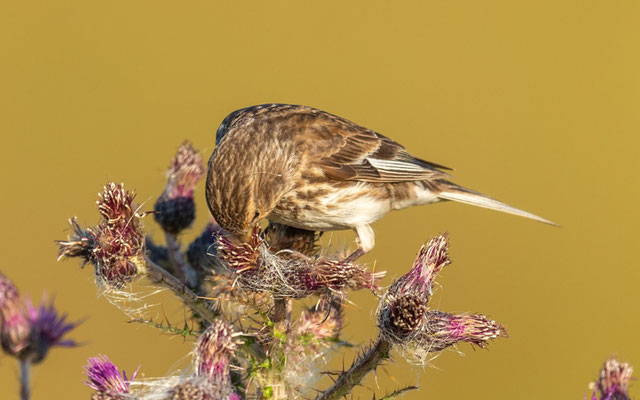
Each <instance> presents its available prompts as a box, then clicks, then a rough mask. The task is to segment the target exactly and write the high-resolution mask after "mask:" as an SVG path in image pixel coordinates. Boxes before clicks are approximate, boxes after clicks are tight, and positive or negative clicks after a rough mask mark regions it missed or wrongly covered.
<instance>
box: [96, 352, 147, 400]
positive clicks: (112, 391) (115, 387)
mask: <svg viewBox="0 0 640 400" xmlns="http://www.w3.org/2000/svg"><path fill="white" fill-rule="evenodd" d="M138 369H139V367H138ZM84 370H85V374H86V375H87V381H86V382H85V383H86V384H87V386H89V387H90V388H91V389H93V390H95V391H96V394H97V395H94V397H93V398H92V399H94V398H95V399H94V400H97V399H101V400H102V399H105V400H107V399H109V400H117V399H124V398H125V396H123V395H125V394H128V393H129V387H130V385H131V381H133V380H134V379H135V377H136V375H137V374H138V370H136V371H135V372H134V373H133V374H132V375H131V378H130V379H129V378H127V373H126V372H125V371H124V370H123V371H122V375H120V371H119V370H118V367H116V366H115V365H114V364H113V363H112V362H111V360H109V358H108V357H107V356H104V355H100V356H98V357H91V358H89V360H88V363H87V365H86V366H85V367H84Z"/></svg>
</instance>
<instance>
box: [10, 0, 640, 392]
mask: <svg viewBox="0 0 640 400" xmlns="http://www.w3.org/2000/svg"><path fill="white" fill-rule="evenodd" d="M250 3H251V4H250ZM639 18H640V2H637V1H615V2H603V1H560V2H559V1H520V2H513V1H489V0H488V1H483V2H478V1H455V2H440V1H407V2H401V3H399V2H394V3H392V2H384V1H352V2H342V1H323V2H320V3H311V2H297V1H286V2H285V1H270V2H232V1H227V2H221V1H211V0H210V1H191V2H173V1H158V0H155V1H147V0H139V1H134V2H131V1H121V0H112V1H108V2H104V1H103V2H96V1H86V0H83V1H69V0H57V1H16V2H9V1H5V2H4V4H3V6H2V13H1V14H0V43H1V50H0V72H1V73H0V88H1V89H0V90H1V91H0V135H1V136H0V137H1V139H0V140H1V147H2V157H1V158H0V174H1V175H2V176H1V179H2V185H3V189H2V190H0V209H1V210H2V227H3V229H2V233H1V234H0V235H1V238H0V254H2V257H1V258H0V270H2V271H3V272H4V273H5V274H7V275H8V276H9V277H10V278H11V279H12V280H13V281H14V282H15V283H16V284H17V285H18V286H19V288H20V290H21V291H22V293H23V294H26V295H30V296H31V297H33V298H35V299H36V300H39V298H40V296H41V293H42V292H43V291H46V292H47V293H50V294H55V295H56V304H57V305H58V307H59V308H60V309H62V310H64V311H66V312H68V313H69V315H70V317H71V319H81V318H84V317H86V318H87V320H86V321H85V322H84V323H83V324H82V325H81V326H80V327H79V328H77V329H76V330H75V331H74V332H72V334H71V335H70V336H71V337H73V338H75V339H77V340H78V341H80V342H83V343H84V345H83V346H81V347H78V348H74V349H70V350H67V349H54V350H53V351H52V352H51V354H50V355H49V357H48V359H47V360H46V361H45V363H44V364H42V365H40V366H37V367H35V368H34V371H33V378H32V379H33V387H32V391H33V399H35V400H38V399H58V398H60V399H61V398H64V399H83V398H88V396H89V394H90V390H89V389H88V388H86V387H85V386H84V385H83V384H82V381H83V375H82V366H83V365H85V363H86V359H87V358H88V357H90V356H94V355H96V354H107V355H108V356H109V357H110V358H111V359H112V360H113V361H114V362H115V363H116V364H117V365H118V366H120V367H121V368H125V369H127V370H133V369H135V368H136V367H137V366H138V365H139V364H141V365H142V367H141V372H142V373H143V374H144V376H145V377H154V376H161V375H165V374H167V373H170V372H172V371H173V370H175V368H177V367H176V366H177V365H180V363H183V362H184V360H185V359H188V358H187V357H186V354H187V352H188V351H190V350H191V348H192V343H191V341H189V340H182V339H180V338H176V337H170V336H167V335H164V334H162V333H161V332H159V331H157V330H154V329H153V328H149V327H146V326H140V325H136V324H127V323H126V321H127V317H126V316H125V315H124V314H123V313H122V312H121V311H119V310H117V309H116V308H114V307H113V306H111V305H110V304H108V303H107V301H106V300H105V299H104V298H102V297H98V296H97V291H96V288H95V287H94V285H93V277H92V272H91V271H90V269H91V268H88V269H86V270H80V269H79V266H78V264H77V262H76V260H72V261H68V262H56V250H57V248H56V245H55V243H54V240H55V239H65V238H66V236H67V234H69V230H68V226H67V223H66V220H67V218H69V217H72V216H78V217H79V220H80V222H81V223H83V224H94V223H96V221H97V219H98V215H97V212H96V210H95V200H96V198H97V193H98V191H99V190H100V189H101V188H102V185H103V184H105V183H106V182H107V181H110V180H114V181H116V182H120V181H123V182H125V183H126V186H127V187H128V188H134V189H136V190H137V192H138V200H139V201H140V202H145V205H146V208H147V209H151V208H152V207H153V202H154V201H155V197H156V196H157V195H158V194H159V193H160V192H161V191H162V189H163V187H164V184H165V177H164V174H165V171H166V168H167V167H168V165H169V161H170V159H171V157H172V156H173V154H174V151H175V149H176V148H177V146H178V145H179V144H180V143H181V142H182V141H183V140H184V139H189V140H191V141H192V142H193V143H194V145H195V146H196V147H198V148H199V149H200V150H201V151H202V153H203V155H204V157H205V158H207V157H208V156H209V154H210V152H211V151H212V150H213V147H214V136H215V130H216V128H217V126H218V124H219V123H220V122H221V120H222V119H223V118H224V117H225V115H227V114H228V113H229V112H231V111H233V110H235V109H237V108H240V107H244V106H248V105H252V104H259V103H266V102H285V103H295V104H306V105H311V106H314V107H317V108H320V109H324V110H326V111H329V112H332V113H335V114H338V115H341V116H343V117H346V118H348V119H351V120H353V121H355V122H357V123H359V124H361V125H364V126H366V127H369V128H371V129H373V130H376V131H378V132H380V133H382V134H384V135H387V136H389V137H391V138H393V139H395V140H397V141H399V142H400V143H402V144H404V145H405V146H406V147H407V148H408V149H409V150H410V151H411V152H412V153H413V154H415V155H416V156H418V157H421V158H424V159H427V160H430V161H433V162H437V163H442V164H444V165H448V166H452V167H455V168H456V170H455V171H454V175H455V177H456V181H457V182H458V183H460V184H463V185H465V186H468V187H471V188H474V189H476V190H479V191H481V192H484V193H487V194H489V195H492V196H494V197H496V198H498V199H501V200H504V201H506V202H508V203H510V204H512V205H514V206H517V207H520V208H523V209H525V210H527V211H531V212H533V213H536V214H538V215H541V216H543V217H546V218H549V219H551V220H554V221H556V222H557V223H559V224H560V225H562V228H554V227H550V226H546V225H543V224H540V223H536V222H532V221H528V220H525V219H521V218H517V217H513V216H509V215H503V214H499V213H496V212H492V211H487V210H482V209H478V208H474V207H470V206H466V205H460V204H453V203H447V204H437V205H433V206H428V207H421V208H412V209H408V210H404V211H400V212H394V213H391V214H389V215H388V216H387V217H386V218H385V219H383V220H382V221H380V222H379V223H377V224H375V226H374V228H375V231H376V235H377V243H376V247H375V249H374V251H373V252H372V253H370V254H369V255H368V256H367V257H366V258H365V259H364V261H366V262H367V263H368V264H369V265H373V263H374V262H375V264H376V269H377V270H382V269H385V270H387V271H388V277H387V278H386V280H385V284H389V283H391V281H392V278H394V277H398V276H400V275H401V274H402V273H404V272H405V271H407V270H408V268H409V267H410V266H411V263H412V261H413V259H414V256H415V254H416V252H417V250H418V248H419V247H420V245H421V244H422V243H423V242H424V241H425V240H427V239H429V238H431V237H432V236H434V235H435V234H437V233H439V232H442V231H448V232H449V233H450V237H451V253H452V258H453V260H454V263H453V265H451V266H450V267H448V269H447V270H445V271H444V272H443V273H442V275H441V277H440V279H439V282H440V284H441V285H442V287H441V288H440V289H439V290H438V291H437V293H436V295H435V297H434V299H433V300H432V305H433V306H437V308H439V309H440V310H443V311H449V312H467V311H468V312H480V313H484V314H488V315H490V316H492V317H493V318H495V319H496V320H498V321H500V322H501V323H503V324H504V325H505V326H506V327H507V329H508V330H509V332H510V334H511V337H510V338H509V339H506V340H499V341H496V342H494V343H493V344H492V345H491V346H490V347H489V350H488V351H486V350H473V349H472V348H471V347H470V346H468V345H461V346H460V350H462V351H463V352H464V353H465V355H464V356H461V355H460V354H458V353H456V352H454V351H445V352H444V353H443V354H441V356H440V357H439V358H437V359H435V360H433V362H432V367H427V368H424V369H422V368H417V367H412V366H409V365H408V364H407V363H405V362H404V361H403V360H402V359H400V357H396V358H394V362H392V363H389V364H387V365H386V366H385V367H384V368H383V369H381V370H379V371H378V374H377V379H376V378H374V376H373V375H372V376H369V378H368V379H367V381H366V387H365V388H360V389H358V390H357V392H356V396H355V398H363V399H365V398H366V399H369V398H371V396H372V394H371V390H375V391H376V393H378V394H379V395H381V394H384V393H385V392H386V390H389V391H390V390H393V389H395V388H397V387H399V386H401V385H409V384H419V385H420V386H421V390H420V391H419V392H415V393H413V394H409V395H407V396H406V397H405V398H406V399H421V398H430V399H464V398H474V399H514V398H518V399H539V398H582V396H583V393H584V392H585V391H586V390H587V385H588V383H589V381H591V380H593V379H594V378H595V377H596V375H597V373H598V370H599V368H600V366H601V364H602V363H603V362H604V360H605V359H606V358H607V357H608V356H610V355H618V356H619V357H620V358H621V359H623V360H626V361H629V362H631V363H633V364H635V365H636V366H637V367H640V342H638V340H637V336H638V329H639V328H640V315H639V313H638V309H637V306H638V304H639V303H640V292H639V291H638V285H639V283H640V281H639V279H640V269H639V268H638V266H639V264H638V257H637V253H636V250H637V247H638V244H637V240H638V239H637V238H638V234H637V229H638V228H637V224H638V222H639V218H638V217H639V216H640V213H639V212H638V201H639V200H640V185H639V182H638V177H637V173H638V171H640V169H639V166H640V164H639V161H638V160H639V158H640V152H639V150H638V146H639V144H640V141H639V139H638V129H639V128H640V112H639V111H638V110H639V107H640V75H639V74H638V71H639V70H640V52H639V51H638V48H639V46H640V27H639V25H638V21H639ZM196 198H197V202H198V206H199V207H200V208H199V214H198V219H197V222H196V224H195V225H194V227H193V229H192V230H191V231H189V232H188V233H187V234H185V235H183V237H182V239H183V241H184V242H189V241H190V239H191V238H193V237H194V236H196V235H197V234H199V233H200V230H201V229H202V227H203V226H204V224H205V223H206V222H207V220H208V212H207V211H206V206H205V202H204V190H203V185H202V184H201V185H200V187H199V188H198V192H197V194H196ZM146 226H147V230H148V231H149V232H150V233H153V234H154V236H155V237H157V238H160V235H159V234H160V233H161V230H160V228H159V227H157V226H156V225H155V224H154V222H153V221H152V220H151V219H148V220H147V221H146ZM326 237H327V238H328V239H329V238H330V239H331V240H332V241H333V242H334V243H338V244H351V243H352V240H353V234H352V233H351V232H347V233H339V234H333V235H326ZM328 239H327V240H328ZM352 299H353V301H354V302H355V304H356V306H355V307H353V308H351V309H350V310H349V312H348V315H347V318H348V321H349V324H348V325H347V327H346V330H345V332H344V338H345V339H346V340H349V341H351V342H353V343H356V344H360V343H367V342H368V340H369V339H371V338H373V337H374V336H375V334H376V328H375V320H374V317H373V311H374V309H375V304H376V299H375V298H374V296H372V295H371V294H368V293H364V292H362V293H357V294H355V295H354V296H352ZM161 302H162V305H161V306H158V307H159V308H160V309H161V310H164V311H163V312H166V313H173V314H177V315H178V322H180V320H179V316H180V315H182V314H183V313H184V311H183V307H182V306H181V305H180V304H179V303H178V302H176V301H174V300H173V299H172V298H171V297H170V296H164V297H161ZM351 358H352V353H346V355H345V363H347V364H348V363H349V362H350V361H351ZM334 361H335V362H334V366H339V365H341V364H342V358H341V357H337V358H336V359H334ZM17 375H18V367H17V363H16V362H15V360H13V359H11V358H8V357H6V356H2V358H0V388H2V392H3V393H2V396H1V397H2V398H7V399H10V398H17V392H18V386H17V379H16V378H17ZM325 384H326V383H325ZM631 393H632V394H633V393H640V391H639V389H638V388H637V387H636V388H635V390H634V389H633V388H632V390H631ZM14 394H15V395H14Z"/></svg>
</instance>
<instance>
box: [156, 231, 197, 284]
mask: <svg viewBox="0 0 640 400" xmlns="http://www.w3.org/2000/svg"><path fill="white" fill-rule="evenodd" d="M164 239H165V242H166V244H167V250H168V252H169V258H170V259H171V262H172V263H173V266H174V268H175V271H176V272H177V273H179V274H181V276H178V278H184V279H185V280H186V282H187V283H188V284H189V287H191V288H196V287H198V278H197V276H196V271H194V270H193V268H191V265H189V263H188V262H187V260H185V258H184V253H182V249H180V242H179V241H178V238H177V237H176V235H174V234H173V233H168V232H165V233H164Z"/></svg>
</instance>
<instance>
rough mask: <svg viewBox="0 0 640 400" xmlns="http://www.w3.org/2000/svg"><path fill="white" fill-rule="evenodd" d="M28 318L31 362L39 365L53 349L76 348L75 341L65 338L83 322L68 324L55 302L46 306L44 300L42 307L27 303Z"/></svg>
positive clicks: (65, 316)
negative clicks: (56, 347)
mask: <svg viewBox="0 0 640 400" xmlns="http://www.w3.org/2000/svg"><path fill="white" fill-rule="evenodd" d="M27 318H28V321H29V325H30V327H31V340H30V342H31V343H30V346H29V350H28V353H29V356H30V359H31V362H33V363H39V362H41V361H42V360H44V358H45V357H46V356H47V353H48V352H49V349H51V348H52V347H55V346H58V347H74V346H77V343H76V342H75V341H74V340H70V339H65V338H64V336H65V335H66V334H67V333H69V332H70V331H71V330H73V329H74V328H75V327H77V326H78V325H79V324H80V323H81V322H68V321H67V315H66V314H60V313H58V311H57V310H56V308H55V307H54V306H53V300H51V301H50V302H49V304H46V303H45V301H44V300H43V302H42V304H40V307H37V308H36V307H34V306H33V305H32V304H31V302H29V301H27Z"/></svg>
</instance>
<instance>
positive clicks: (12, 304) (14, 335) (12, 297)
mask: <svg viewBox="0 0 640 400" xmlns="http://www.w3.org/2000/svg"><path fill="white" fill-rule="evenodd" d="M30 334H31V329H30V326H29V322H28V321H27V318H26V316H25V315H24V309H23V307H22V304H21V303H20V294H19V292H18V288H17V287H16V286H15V285H14V284H13V283H12V282H11V281H10V280H9V278H7V277H6V276H4V275H3V274H2V273H0V342H1V343H2V348H3V349H4V351H5V352H6V353H7V354H9V355H12V356H16V357H17V356H20V354H21V353H22V352H23V350H24V349H25V348H26V347H27V346H28V345H29V336H30Z"/></svg>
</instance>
